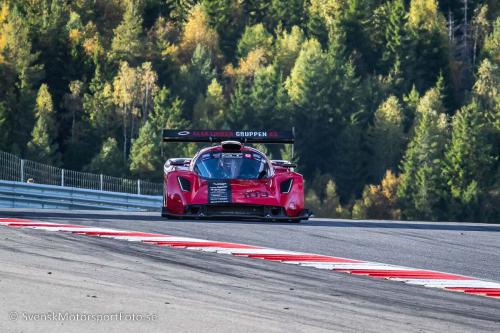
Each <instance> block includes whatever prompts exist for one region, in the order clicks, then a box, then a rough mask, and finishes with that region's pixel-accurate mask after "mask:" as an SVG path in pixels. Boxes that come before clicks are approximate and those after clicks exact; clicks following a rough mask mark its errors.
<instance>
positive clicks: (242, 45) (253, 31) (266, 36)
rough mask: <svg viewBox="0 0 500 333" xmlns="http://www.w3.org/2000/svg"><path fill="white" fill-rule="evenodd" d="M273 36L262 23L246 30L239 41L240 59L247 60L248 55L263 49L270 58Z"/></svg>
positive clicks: (238, 52)
mask: <svg viewBox="0 0 500 333" xmlns="http://www.w3.org/2000/svg"><path fill="white" fill-rule="evenodd" d="M272 45H273V36H272V35H271V34H270V33H269V32H268V31H267V30H266V28H264V25H263V24H262V23H259V24H256V25H254V26H249V27H246V28H245V32H244V33H243V35H242V36H241V38H240V40H239V41H238V51H237V54H238V57H239V58H240V59H241V58H245V57H246V56H247V55H248V53H249V52H250V51H252V50H255V49H257V48H262V49H263V50H264V51H265V53H266V54H267V55H268V56H270V53H271V52H272Z"/></svg>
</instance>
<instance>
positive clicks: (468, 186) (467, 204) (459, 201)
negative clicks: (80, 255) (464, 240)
mask: <svg viewBox="0 0 500 333" xmlns="http://www.w3.org/2000/svg"><path fill="white" fill-rule="evenodd" d="M484 116H485V114H484V112H482V110H481V109H480V106H479V105H478V104H477V103H476V102H475V101H473V102H472V103H471V104H469V105H467V106H465V107H463V108H462V109H460V111H458V112H457V113H456V114H455V116H454V117H453V123H452V132H451V142H450V143H449V145H448V146H447V150H446V155H445V157H446V158H445V164H444V168H443V175H444V177H445V179H446V181H447V185H448V187H449V190H450V198H449V208H448V212H449V214H450V217H451V218H452V219H458V220H460V221H463V220H466V221H478V220H479V219H480V218H481V216H482V215H483V216H484V215H485V214H484V213H485V212H484V211H482V209H481V208H482V204H483V202H482V201H484V196H485V194H486V189H487V186H490V185H491V183H492V177H491V175H492V174H493V173H494V169H493V166H494V163H495V161H496V159H498V156H495V155H494V153H493V149H492V148H493V147H492V146H491V144H490V143H489V142H488V131H487V130H485V127H486V125H487V122H486V121H485V119H484V118H485V117H484Z"/></svg>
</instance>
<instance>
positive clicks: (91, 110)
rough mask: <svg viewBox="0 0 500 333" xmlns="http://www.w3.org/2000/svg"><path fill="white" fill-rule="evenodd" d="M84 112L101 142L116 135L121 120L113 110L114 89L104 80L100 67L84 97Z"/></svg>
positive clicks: (97, 68)
mask: <svg viewBox="0 0 500 333" xmlns="http://www.w3.org/2000/svg"><path fill="white" fill-rule="evenodd" d="M83 110H84V113H85V117H86V118H87V119H88V121H89V124H90V126H91V127H92V128H93V129H94V130H95V131H96V132H97V135H98V137H99V138H100V141H103V140H105V139H106V138H108V137H110V136H112V135H113V134H114V132H115V131H116V128H117V127H118V126H117V122H118V121H119V119H117V118H118V117H117V114H116V112H115V110H114V108H113V87H112V85H111V84H110V83H108V82H105V81H104V80H103V78H102V74H101V70H100V66H97V67H96V70H95V74H94V77H93V78H92V80H91V81H90V84H89V92H88V93H85V94H84V95H83Z"/></svg>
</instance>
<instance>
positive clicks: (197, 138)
mask: <svg viewBox="0 0 500 333" xmlns="http://www.w3.org/2000/svg"><path fill="white" fill-rule="evenodd" d="M229 140H234V141H239V142H242V143H265V144H270V143H281V144H293V143H294V142H295V135H294V131H231V130H220V131H210V130H171V129H164V130H163V141H164V142H222V141H229Z"/></svg>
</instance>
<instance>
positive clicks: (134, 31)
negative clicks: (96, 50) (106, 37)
mask: <svg viewBox="0 0 500 333" xmlns="http://www.w3.org/2000/svg"><path fill="white" fill-rule="evenodd" d="M113 33H114V36H113V41H112V44H111V58H112V59H113V60H117V61H123V60H125V61H127V62H129V63H135V62H136V61H137V60H138V59H139V58H140V57H141V55H142V52H143V42H142V16H141V13H140V12H139V1H138V0H129V1H127V3H126V9H125V13H124V14H123V20H122V22H121V23H120V25H119V26H118V27H116V29H114V31H113Z"/></svg>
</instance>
